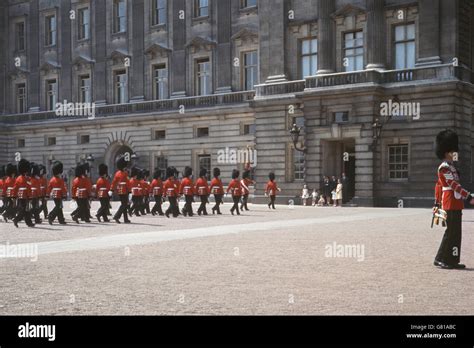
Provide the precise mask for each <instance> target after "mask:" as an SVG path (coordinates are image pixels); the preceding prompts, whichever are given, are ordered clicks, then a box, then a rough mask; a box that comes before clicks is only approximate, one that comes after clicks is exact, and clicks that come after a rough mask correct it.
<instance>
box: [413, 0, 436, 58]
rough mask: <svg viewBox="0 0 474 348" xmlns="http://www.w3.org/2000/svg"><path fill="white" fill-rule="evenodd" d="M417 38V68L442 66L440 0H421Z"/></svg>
mask: <svg viewBox="0 0 474 348" xmlns="http://www.w3.org/2000/svg"><path fill="white" fill-rule="evenodd" d="M418 6H419V15H418V18H419V23H418V33H417V37H419V38H421V37H422V38H423V39H422V40H417V43H418V60H417V62H416V66H424V65H433V64H441V63H442V61H441V58H440V6H439V0H419V2H418Z"/></svg>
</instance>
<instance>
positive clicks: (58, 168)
mask: <svg viewBox="0 0 474 348" xmlns="http://www.w3.org/2000/svg"><path fill="white" fill-rule="evenodd" d="M52 171H53V175H54V176H56V175H60V174H62V173H63V164H62V163H61V162H59V161H56V162H54V164H53V167H52Z"/></svg>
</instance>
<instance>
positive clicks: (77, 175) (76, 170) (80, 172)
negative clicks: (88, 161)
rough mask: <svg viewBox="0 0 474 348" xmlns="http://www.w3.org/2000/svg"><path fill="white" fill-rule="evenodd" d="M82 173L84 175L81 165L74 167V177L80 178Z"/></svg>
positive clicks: (83, 168)
mask: <svg viewBox="0 0 474 348" xmlns="http://www.w3.org/2000/svg"><path fill="white" fill-rule="evenodd" d="M84 173H85V167H84V166H83V165H82V164H81V163H78V164H77V166H76V169H75V170H74V175H75V176H76V177H80V176H83V175H84Z"/></svg>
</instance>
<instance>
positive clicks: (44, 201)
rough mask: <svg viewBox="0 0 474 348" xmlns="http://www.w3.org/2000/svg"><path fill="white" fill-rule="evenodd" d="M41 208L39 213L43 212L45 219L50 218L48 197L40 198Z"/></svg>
mask: <svg viewBox="0 0 474 348" xmlns="http://www.w3.org/2000/svg"><path fill="white" fill-rule="evenodd" d="M40 202H41V206H40V207H39V213H40V214H41V212H43V214H44V218H45V219H47V218H48V200H47V199H46V197H40Z"/></svg>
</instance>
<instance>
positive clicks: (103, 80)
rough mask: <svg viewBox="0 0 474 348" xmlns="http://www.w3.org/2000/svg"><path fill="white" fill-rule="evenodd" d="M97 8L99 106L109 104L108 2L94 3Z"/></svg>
mask: <svg viewBox="0 0 474 348" xmlns="http://www.w3.org/2000/svg"><path fill="white" fill-rule="evenodd" d="M93 4H94V6H95V8H94V12H95V19H94V20H95V26H94V27H93V28H94V29H95V45H94V47H93V49H94V50H95V57H92V58H93V59H95V64H94V86H93V91H94V101H95V103H96V104H97V105H103V104H106V103H107V30H106V25H107V22H106V18H107V16H106V15H107V12H106V2H105V1H94V2H93Z"/></svg>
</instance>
